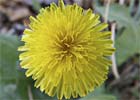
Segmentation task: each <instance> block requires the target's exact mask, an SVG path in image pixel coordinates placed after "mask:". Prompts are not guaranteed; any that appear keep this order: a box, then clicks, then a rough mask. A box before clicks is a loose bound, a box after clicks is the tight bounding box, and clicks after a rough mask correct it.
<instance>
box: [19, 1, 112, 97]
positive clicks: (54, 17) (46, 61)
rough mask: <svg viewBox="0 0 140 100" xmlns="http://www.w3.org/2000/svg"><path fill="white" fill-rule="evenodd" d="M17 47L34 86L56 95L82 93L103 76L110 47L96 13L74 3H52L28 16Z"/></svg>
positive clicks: (108, 35) (75, 95) (107, 32)
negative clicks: (33, 15) (22, 42)
mask: <svg viewBox="0 0 140 100" xmlns="http://www.w3.org/2000/svg"><path fill="white" fill-rule="evenodd" d="M30 20H31V23H30V25H29V27H30V28H29V29H25V31H24V35H23V36H22V39H21V40H22V41H24V42H25V45H24V46H21V47H19V51H24V52H23V53H21V54H20V60H21V63H20V64H21V67H22V68H25V69H27V71H26V76H32V78H33V79H34V80H36V82H35V87H37V88H38V87H40V90H41V91H45V93H47V94H48V95H50V96H54V95H55V94H56V95H57V97H58V98H59V99H62V98H63V97H65V98H66V99H69V98H70V97H71V96H72V97H74V98H76V97H78V96H80V97H83V96H85V95H87V93H88V92H90V91H93V90H94V88H95V87H97V86H99V85H101V84H102V83H103V82H104V80H105V79H106V78H107V73H108V66H109V65H110V64H111V61H109V60H108V59H107V58H106V56H109V55H111V54H112V52H113V51H114V48H112V41H111V40H110V39H109V38H110V36H111V32H109V31H102V30H103V29H105V28H106V27H107V24H106V23H100V21H99V15H96V14H93V13H92V10H90V9H89V10H87V11H84V10H83V9H82V8H81V7H79V6H78V5H76V4H74V5H67V6H64V3H63V1H62V0H59V5H58V6H57V5H56V4H54V3H52V4H51V5H50V7H47V8H43V9H41V10H40V14H39V15H37V17H36V18H34V17H30Z"/></svg>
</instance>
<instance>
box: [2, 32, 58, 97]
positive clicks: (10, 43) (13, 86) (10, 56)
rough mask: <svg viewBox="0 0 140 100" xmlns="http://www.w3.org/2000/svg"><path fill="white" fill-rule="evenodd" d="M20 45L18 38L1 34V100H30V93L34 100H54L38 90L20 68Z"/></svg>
mask: <svg viewBox="0 0 140 100" xmlns="http://www.w3.org/2000/svg"><path fill="white" fill-rule="evenodd" d="M20 44H21V42H20V41H19V39H18V37H17V36H15V35H7V34H0V100H19V99H20V100H21V99H22V100H29V92H30V93H31V94H32V97H33V99H47V100H48V99H52V98H51V97H49V96H48V95H46V94H44V93H42V92H40V90H39V89H36V88H35V87H34V82H33V80H32V79H31V78H27V77H26V76H25V70H23V69H21V68H20V67H19V66H18V52H17V48H18V46H19V45H20ZM29 87H30V88H31V90H30V91H29ZM52 100H56V98H54V99H52Z"/></svg>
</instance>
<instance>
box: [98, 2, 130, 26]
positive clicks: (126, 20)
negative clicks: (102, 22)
mask: <svg viewBox="0 0 140 100" xmlns="http://www.w3.org/2000/svg"><path fill="white" fill-rule="evenodd" d="M105 9H106V8H105V7H104V6H96V10H97V11H98V12H99V13H101V14H102V15H103V16H104V15H105ZM108 19H109V21H116V22H117V24H118V25H119V27H123V26H126V27H127V26H128V25H129V24H131V22H132V19H131V16H130V12H129V9H128V8H126V7H125V6H124V5H119V4H112V5H110V9H109V14H108Z"/></svg>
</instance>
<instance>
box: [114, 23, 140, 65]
mask: <svg viewBox="0 0 140 100" xmlns="http://www.w3.org/2000/svg"><path fill="white" fill-rule="evenodd" d="M138 27H140V26H137V25H135V24H133V26H131V27H127V28H126V29H125V30H124V32H123V33H122V35H121V36H120V37H119V38H118V39H117V40H116V48H117V49H116V57H117V63H118V64H119V65H120V64H122V63H123V62H125V61H126V60H127V59H128V58H129V57H131V56H133V55H134V54H136V53H140V44H139V43H140V29H139V28H138Z"/></svg>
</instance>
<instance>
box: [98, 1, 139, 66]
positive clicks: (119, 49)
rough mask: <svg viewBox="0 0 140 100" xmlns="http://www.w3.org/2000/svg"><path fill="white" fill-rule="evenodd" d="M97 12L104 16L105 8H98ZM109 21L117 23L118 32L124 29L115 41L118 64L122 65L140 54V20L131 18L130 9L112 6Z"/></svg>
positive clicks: (116, 5)
mask: <svg viewBox="0 0 140 100" xmlns="http://www.w3.org/2000/svg"><path fill="white" fill-rule="evenodd" d="M97 11H99V12H100V13H101V14H102V15H104V13H105V7H97ZM108 19H109V20H110V21H116V22H117V24H118V25H117V26H118V30H120V29H122V27H124V31H123V32H122V33H119V34H121V35H119V36H118V37H117V39H116V41H115V47H116V58H117V64H118V65H121V64H122V63H123V62H125V61H126V60H127V59H129V57H132V56H133V55H135V54H136V53H140V44H139V43H140V39H139V38H140V28H139V27H140V25H139V22H140V20H137V21H136V20H135V19H134V18H133V17H131V16H130V11H129V8H128V7H125V6H124V5H123V6H122V5H118V4H112V5H111V6H110V9H109V15H108ZM118 32H120V31H118Z"/></svg>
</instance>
